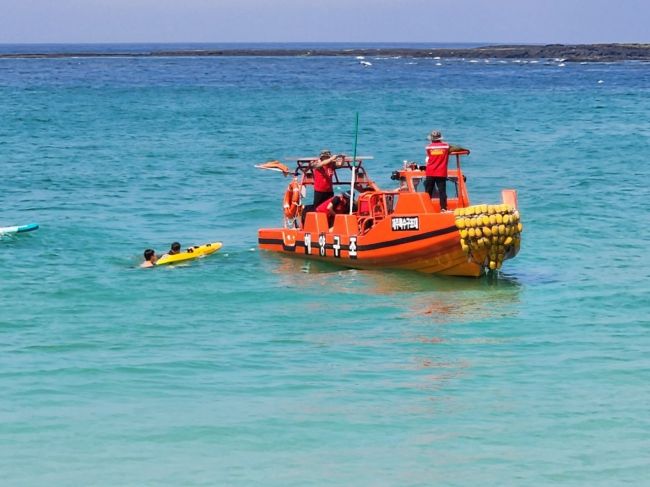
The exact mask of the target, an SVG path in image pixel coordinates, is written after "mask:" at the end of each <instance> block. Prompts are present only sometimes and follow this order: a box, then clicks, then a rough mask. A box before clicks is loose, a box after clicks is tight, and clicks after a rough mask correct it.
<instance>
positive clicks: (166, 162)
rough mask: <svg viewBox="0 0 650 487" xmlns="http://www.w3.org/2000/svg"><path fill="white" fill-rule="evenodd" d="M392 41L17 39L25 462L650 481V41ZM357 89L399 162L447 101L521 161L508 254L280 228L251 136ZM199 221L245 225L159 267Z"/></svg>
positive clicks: (455, 115) (123, 479) (12, 417)
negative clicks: (24, 43) (597, 44)
mask: <svg viewBox="0 0 650 487" xmlns="http://www.w3.org/2000/svg"><path fill="white" fill-rule="evenodd" d="M369 61H371V62H372V64H373V66H372V67H371V68H367V69H364V68H362V67H361V66H359V65H358V64H357V61H356V60H354V59H351V58H281V59H280V58H229V59H201V58H174V59H166V58H147V59H129V58H121V59H100V58H95V59H58V60H34V59H32V60H29V59H27V60H7V59H5V60H0V121H1V123H0V168H1V169H2V178H1V179H0V201H2V206H1V207H2V210H1V212H0V226H5V225H13V224H19V223H27V222H31V221H37V222H39V223H40V224H41V229H40V230H39V231H37V232H34V233H32V234H27V235H22V236H19V237H2V238H0V270H1V271H2V279H0V388H1V390H2V394H1V395H0V472H1V477H2V483H3V484H4V485H107V486H108V485H233V486H240V485H241V486H249V485H269V486H288V485H294V486H303V485H314V486H320V485H354V486H396V485H399V486H406V485H408V486H416V485H418V486H419V485H422V486H425V485H427V486H428V485H449V486H476V485H527V486H528V485H551V484H553V485H568V486H585V485H602V486H612V485H623V484H626V485H642V484H644V483H647V479H648V478H650V462H649V461H648V458H650V420H649V419H648V418H649V417H650V416H649V415H648V411H649V409H650V389H649V388H648V383H649V379H650V358H649V357H650V338H649V336H648V334H649V332H650V319H649V318H648V312H649V311H650V306H649V304H648V294H649V293H648V292H649V289H650V286H649V285H648V282H649V279H650V265H649V264H648V247H649V244H650V232H649V230H648V228H649V227H650V216H649V211H648V201H650V189H649V187H648V180H649V179H650V165H649V164H648V161H647V159H648V153H649V152H650V120H649V117H648V113H650V65H647V64H635V63H625V64H623V63H621V64H591V65H580V64H576V65H574V64H568V65H567V66H565V67H559V66H558V65H557V64H558V63H557V62H549V63H544V62H539V63H536V64H523V63H514V62H507V63H500V62H498V61H492V62H490V63H484V62H480V63H472V62H469V61H461V60H458V61H447V60H442V61H436V60H433V59H421V60H410V59H369ZM436 63H440V64H441V65H440V66H438V65H436ZM599 81H602V82H599ZM357 111H358V112H359V113H360V120H361V128H360V132H359V151H360V152H361V153H362V154H372V155H374V156H375V160H374V161H372V162H370V163H369V164H368V168H369V171H370V173H371V175H373V176H374V177H375V179H376V180H377V181H378V182H379V183H380V184H381V185H383V186H386V187H390V186H391V181H390V179H389V176H390V172H391V171H392V170H393V169H395V168H397V167H398V166H399V165H400V164H401V161H402V160H403V159H421V158H422V155H423V147H424V145H425V143H426V141H425V136H426V134H427V133H428V131H429V130H431V129H432V128H440V129H441V130H442V131H443V133H444V134H445V136H446V138H447V139H449V140H450V141H452V142H455V143H458V144H462V145H465V146H468V147H470V148H471V149H472V155H471V156H470V157H469V158H468V159H467V161H466V164H465V170H466V173H467V176H468V186H469V190H470V197H471V198H472V201H473V203H481V202H486V203H490V202H498V201H499V198H500V189H501V188H517V189H518V191H519V202H520V207H521V212H522V215H523V221H524V225H525V229H524V236H523V245H522V251H521V253H520V254H519V256H518V257H517V258H516V259H515V260H513V261H508V262H507V263H506V265H505V266H504V272H503V273H502V274H501V275H500V276H499V277H498V278H497V279H490V278H483V279H478V280H474V279H463V278H440V277H431V276H424V275H419V274H412V273H401V272H365V271H355V270H346V269H341V268H336V267H330V266H326V265H318V264H314V263H311V264H310V263H307V262H304V261H301V260H291V259H285V258H279V257H276V256H272V255H267V254H264V253H260V252H259V251H258V250H257V248H256V247H257V234H256V231H257V229H258V228H259V227H261V226H272V225H278V224H279V223H280V221H281V209H280V201H281V196H282V193H283V191H284V188H285V186H286V184H287V181H286V180H284V179H283V178H282V177H281V176H279V175H277V174H275V173H266V172H263V171H258V170H255V169H253V164H255V163H259V162H264V161H266V160H268V159H270V158H281V157H284V156H291V155H305V154H314V153H316V152H317V151H318V150H319V149H321V148H323V147H328V148H330V149H332V150H333V151H335V152H351V151H352V143H353V139H354V134H353V131H354V114H355V112H357ZM174 240H180V241H181V243H183V245H190V244H194V243H203V242H206V241H214V240H221V241H223V242H224V248H223V249H222V251H221V252H220V253H218V254H216V255H215V256H213V257H210V258H207V259H203V260H201V261H198V262H195V263H192V264H191V265H187V266H182V267H175V268H158V269H153V270H140V269H138V268H137V264H138V263H139V262H140V255H141V252H142V250H143V249H144V248H146V247H149V246H153V247H155V248H156V249H157V250H158V251H159V252H162V251H164V250H165V249H166V248H167V247H168V245H169V244H170V242H172V241H174Z"/></svg>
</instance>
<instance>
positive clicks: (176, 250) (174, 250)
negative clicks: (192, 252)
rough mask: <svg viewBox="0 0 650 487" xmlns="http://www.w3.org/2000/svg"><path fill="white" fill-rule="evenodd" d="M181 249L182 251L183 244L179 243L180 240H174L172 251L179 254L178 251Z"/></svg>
mask: <svg viewBox="0 0 650 487" xmlns="http://www.w3.org/2000/svg"><path fill="white" fill-rule="evenodd" d="M180 251H181V244H180V243H178V242H174V243H173V244H172V252H174V253H176V254H177V253H179V252H180Z"/></svg>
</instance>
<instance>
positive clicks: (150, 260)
mask: <svg viewBox="0 0 650 487" xmlns="http://www.w3.org/2000/svg"><path fill="white" fill-rule="evenodd" d="M157 260H158V256H157V255H156V251H155V250H154V249H147V250H145V251H144V262H143V263H142V264H140V267H143V268H144V267H153V266H155V265H156V261H157Z"/></svg>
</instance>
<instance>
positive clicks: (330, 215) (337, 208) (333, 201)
mask: <svg viewBox="0 0 650 487" xmlns="http://www.w3.org/2000/svg"><path fill="white" fill-rule="evenodd" d="M349 211H350V194H349V193H348V192H345V193H341V194H340V195H338V196H332V197H331V198H329V199H327V200H325V201H323V202H322V203H321V204H320V205H318V206H317V207H316V212H317V213H325V214H326V215H327V225H328V226H329V227H330V228H331V227H332V226H333V225H334V216H335V215H341V214H345V213H349Z"/></svg>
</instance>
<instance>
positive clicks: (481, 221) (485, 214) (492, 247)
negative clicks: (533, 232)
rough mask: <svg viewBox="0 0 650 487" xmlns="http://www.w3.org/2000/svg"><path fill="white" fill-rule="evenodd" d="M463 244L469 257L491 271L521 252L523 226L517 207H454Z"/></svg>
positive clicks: (502, 205)
mask: <svg viewBox="0 0 650 487" xmlns="http://www.w3.org/2000/svg"><path fill="white" fill-rule="evenodd" d="M454 215H455V216H456V227H457V228H458V230H459V231H460V245H461V247H462V249H463V252H465V253H466V254H467V255H468V257H469V258H470V259H472V260H473V261H474V262H476V263H477V264H479V265H482V266H484V267H488V268H489V269H490V270H495V269H500V268H501V265H502V264H503V261H504V260H505V259H507V258H509V257H513V256H514V255H516V254H517V252H519V247H520V245H521V232H522V230H523V228H524V227H523V225H522V223H521V221H519V220H520V217H519V211H517V209H516V208H514V207H512V206H510V205H506V204H501V205H474V206H468V207H466V208H457V209H456V210H454Z"/></svg>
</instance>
